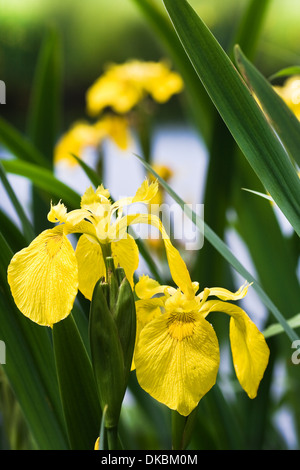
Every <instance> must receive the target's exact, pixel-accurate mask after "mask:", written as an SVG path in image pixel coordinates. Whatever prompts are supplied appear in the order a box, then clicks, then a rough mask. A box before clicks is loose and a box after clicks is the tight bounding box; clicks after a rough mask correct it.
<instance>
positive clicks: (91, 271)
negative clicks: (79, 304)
mask: <svg viewBox="0 0 300 470" xmlns="http://www.w3.org/2000/svg"><path fill="white" fill-rule="evenodd" d="M91 240H92V239H90V238H88V237H87V236H86V235H81V237H80V238H79V240H78V243H77V247H76V252H75V253H76V258H77V263H78V281H79V290H80V292H82V294H83V295H84V296H85V297H86V298H87V299H89V300H92V295H93V291H94V287H95V285H96V282H97V281H98V280H99V279H100V278H101V277H103V276H104V277H105V271H106V270H105V264H104V260H103V256H102V250H101V246H100V245H99V243H97V242H93V241H91Z"/></svg>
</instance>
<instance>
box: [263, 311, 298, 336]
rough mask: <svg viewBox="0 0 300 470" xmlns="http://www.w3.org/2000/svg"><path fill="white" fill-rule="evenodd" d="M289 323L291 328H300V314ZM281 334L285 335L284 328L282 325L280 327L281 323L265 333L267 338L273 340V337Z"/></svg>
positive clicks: (269, 327) (270, 327) (267, 329)
mask: <svg viewBox="0 0 300 470" xmlns="http://www.w3.org/2000/svg"><path fill="white" fill-rule="evenodd" d="M287 323H288V324H289V325H290V327H291V328H299V327H300V313H298V314H297V315H295V316H294V317H293V318H290V319H289V320H287ZM279 333H284V328H283V327H282V325H280V323H276V324H273V325H270V326H268V328H266V329H265V330H264V331H263V335H264V336H265V338H271V336H275V335H278V334H279Z"/></svg>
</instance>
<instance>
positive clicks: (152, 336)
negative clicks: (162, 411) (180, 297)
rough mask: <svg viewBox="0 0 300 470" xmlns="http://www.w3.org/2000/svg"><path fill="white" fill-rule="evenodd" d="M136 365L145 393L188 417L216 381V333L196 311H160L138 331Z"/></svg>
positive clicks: (217, 353)
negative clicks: (179, 312)
mask: <svg viewBox="0 0 300 470" xmlns="http://www.w3.org/2000/svg"><path fill="white" fill-rule="evenodd" d="M135 365H136V373H137V379H138V381H139V384H140V385H141V387H142V388H143V389H144V390H145V391H146V392H148V393H149V394H150V395H151V396H152V397H153V398H155V399H156V400H158V401H159V402H161V403H164V404H165V405H166V406H168V407H169V408H171V409H173V410H177V411H178V412H179V413H180V414H182V415H183V416H188V415H189V414H190V413H191V412H192V410H193V409H194V408H195V407H196V406H197V404H198V402H199V400H200V399H201V398H202V397H203V396H204V395H205V394H206V393H207V392H208V391H209V390H210V389H211V387H212V386H213V385H214V384H215V381H216V376H217V372H218V368H219V346H218V340H217V337H216V334H215V332H214V330H213V328H212V326H211V325H210V324H209V323H208V322H207V321H206V320H204V319H203V318H202V317H200V316H199V315H197V314H192V313H190V314H183V315H178V314H175V313H174V314H171V313H170V314H168V315H167V314H163V315H161V316H159V317H157V318H154V320H152V321H151V322H150V323H149V324H148V325H147V326H145V328H143V330H142V331H141V333H140V336H139V341H138V344H137V348H136V353H135Z"/></svg>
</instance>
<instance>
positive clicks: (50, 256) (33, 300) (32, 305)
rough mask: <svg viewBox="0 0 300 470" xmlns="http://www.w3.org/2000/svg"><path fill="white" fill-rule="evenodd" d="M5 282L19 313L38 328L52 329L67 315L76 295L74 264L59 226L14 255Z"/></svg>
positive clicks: (74, 259)
mask: <svg viewBox="0 0 300 470" xmlns="http://www.w3.org/2000/svg"><path fill="white" fill-rule="evenodd" d="M8 282H9V285H10V288H11V291H12V295H13V298H14V300H15V303H16V305H17V307H18V308H19V310H20V311H21V312H22V313H23V314H24V315H25V316H26V317H28V318H30V319H31V320H32V321H34V322H36V323H38V324H39V325H45V326H52V325H53V324H54V323H56V322H58V321H60V320H62V319H63V318H65V317H66V316H68V315H69V313H70V312H71V310H72V307H73V303H74V300H75V297H76V294H77V287H78V276H77V262H76V258H75V254H74V250H73V248H72V245H71V243H70V242H69V240H68V239H67V237H66V236H65V235H64V233H63V230H62V226H58V227H55V228H54V229H50V230H45V231H44V232H42V233H41V234H40V235H39V236H38V237H37V238H35V239H34V240H33V242H32V243H31V244H30V245H29V246H28V247H27V248H24V249H23V250H21V251H20V252H18V253H16V254H15V256H14V257H13V258H12V260H11V262H10V265H9V267H8Z"/></svg>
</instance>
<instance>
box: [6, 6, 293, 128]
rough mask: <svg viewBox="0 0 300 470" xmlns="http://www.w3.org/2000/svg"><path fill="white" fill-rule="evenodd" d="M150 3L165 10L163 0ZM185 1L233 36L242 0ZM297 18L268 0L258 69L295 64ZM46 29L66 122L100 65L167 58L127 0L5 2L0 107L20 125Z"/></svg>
mask: <svg viewBox="0 0 300 470" xmlns="http://www.w3.org/2000/svg"><path fill="white" fill-rule="evenodd" d="M156 3H157V5H158V6H159V8H163V6H162V2H160V1H157V2H156ZM190 3H191V5H192V6H193V8H195V9H196V11H197V12H198V13H199V15H200V16H201V18H203V20H204V21H205V22H206V24H207V26H208V27H209V28H210V29H211V30H212V32H213V33H214V35H215V36H216V37H217V39H218V40H219V41H220V43H221V44H222V45H224V47H225V46H227V44H229V43H230V41H231V39H232V37H233V36H234V35H235V33H236V29H237V27H238V24H239V20H240V17H241V15H242V13H243V11H244V9H245V6H246V5H247V0H240V1H239V2H236V1H235V0H227V1H226V2H224V1H223V0H209V1H207V0H193V1H191V2H190ZM291 11H292V14H291ZM299 21H300V9H299V8H297V0H285V1H284V2H282V1H281V0H274V1H272V4H271V6H270V8H269V11H268V15H267V18H266V20H265V25H264V30H263V33H262V35H261V37H260V44H259V48H258V53H257V57H256V63H257V65H258V67H259V68H260V70H261V71H262V73H264V74H266V75H270V74H271V73H273V72H274V71H277V70H279V69H280V68H283V67H285V66H288V65H291V64H296V63H299V61H300V51H299V48H298V45H299V39H300V33H299ZM49 26H54V27H56V28H57V29H58V31H59V33H60V35H61V41H62V55H63V64H64V66H63V67H64V70H63V73H64V90H63V97H64V105H65V106H64V109H65V119H66V121H67V122H66V123H65V126H66V125H67V124H68V123H69V122H71V121H72V119H73V117H74V116H78V115H81V114H82V113H83V111H84V107H85V101H84V95H85V91H86V89H87V87H88V86H89V85H90V84H91V83H92V82H93V81H94V80H95V79H96V78H97V77H98V76H99V75H100V73H101V72H102V71H103V67H104V66H105V64H106V63H109V62H123V61H125V60H126V59H129V58H138V59H143V60H156V59H160V58H161V57H164V56H165V51H164V49H163V46H162V45H161V43H160V41H159V40H158V38H157V37H156V35H155V32H154V31H153V30H152V29H151V28H150V26H149V24H148V23H147V21H146V19H145V18H144V17H143V15H142V14H141V12H140V11H139V10H138V9H137V8H136V7H135V5H134V2H132V1H131V0H113V1H112V2H107V1H106V0H86V1H85V2H78V1H77V2H74V1H72V0H65V1H64V2H61V1H59V0H51V1H50V0H44V1H43V2H38V1H36V0H27V1H26V2H24V1H22V0H3V1H2V2H1V7H0V78H1V79H2V80H4V81H5V83H6V84H7V101H8V102H9V104H10V106H9V107H8V106H7V107H5V108H2V109H1V111H2V113H3V115H4V116H5V117H7V118H9V119H10V120H11V122H13V123H14V124H16V125H19V126H21V127H22V126H23V124H24V117H25V115H26V112H27V108H28V102H29V95H30V90H31V85H32V81H33V76H34V68H35V64H36V61H37V56H38V52H39V47H40V44H41V41H42V40H43V37H44V34H45V30H46V29H47V28H48V27H49ZM174 101H175V103H176V100H174ZM173 104H174V103H173V101H172V102H171V103H170V105H169V108H171V109H172V105H173ZM167 109H168V107H166V111H167Z"/></svg>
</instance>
